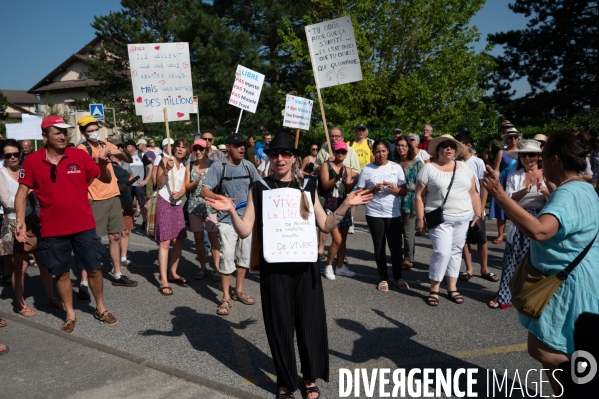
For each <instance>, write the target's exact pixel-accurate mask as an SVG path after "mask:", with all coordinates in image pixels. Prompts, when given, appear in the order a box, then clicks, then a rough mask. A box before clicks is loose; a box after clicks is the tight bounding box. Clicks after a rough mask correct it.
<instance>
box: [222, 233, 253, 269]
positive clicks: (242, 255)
mask: <svg viewBox="0 0 599 399" xmlns="http://www.w3.org/2000/svg"><path fill="white" fill-rule="evenodd" d="M218 239H219V241H220V272H221V274H232V273H234V272H235V270H236V266H240V267H245V268H246V269H249V267H250V256H251V252H252V235H251V234H250V235H249V236H247V237H246V238H244V239H241V238H239V236H238V235H237V232H236V231H235V229H234V228H233V226H231V225H230V224H227V223H219V224H218Z"/></svg>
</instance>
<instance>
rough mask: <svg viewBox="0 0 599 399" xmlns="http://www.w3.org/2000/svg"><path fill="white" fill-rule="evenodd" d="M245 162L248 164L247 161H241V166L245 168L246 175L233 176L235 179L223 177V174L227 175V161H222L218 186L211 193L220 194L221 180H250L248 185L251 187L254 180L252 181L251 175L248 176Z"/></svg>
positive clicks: (248, 172) (248, 171) (248, 170)
mask: <svg viewBox="0 0 599 399" xmlns="http://www.w3.org/2000/svg"><path fill="white" fill-rule="evenodd" d="M246 162H249V161H247V160H245V159H242V160H241V163H242V164H243V166H244V167H245V170H246V171H247V175H245V176H235V177H225V174H226V173H227V161H224V162H223V172H222V174H221V175H220V181H219V183H218V186H216V187H214V189H213V190H212V192H213V193H215V194H221V189H222V187H223V180H236V179H250V185H252V183H253V182H254V179H252V175H251V174H250V169H249V168H248V165H247V163H246ZM252 166H253V165H252Z"/></svg>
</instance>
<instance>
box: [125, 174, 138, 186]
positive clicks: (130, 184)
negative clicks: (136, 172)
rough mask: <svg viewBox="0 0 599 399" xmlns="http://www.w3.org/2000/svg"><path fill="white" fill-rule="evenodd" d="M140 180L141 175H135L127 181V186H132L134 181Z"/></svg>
mask: <svg viewBox="0 0 599 399" xmlns="http://www.w3.org/2000/svg"><path fill="white" fill-rule="evenodd" d="M138 180H139V176H135V177H134V178H133V179H131V180H129V181H128V182H127V186H128V187H131V186H132V185H133V183H135V182H136V181H138Z"/></svg>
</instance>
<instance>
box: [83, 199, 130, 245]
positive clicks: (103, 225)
mask: <svg viewBox="0 0 599 399" xmlns="http://www.w3.org/2000/svg"><path fill="white" fill-rule="evenodd" d="M89 202H90V204H91V206H92V210H93V212H94V219H96V234H98V236H99V237H104V236H106V235H108V234H113V233H120V232H121V231H123V230H125V223H124V221H123V211H122V210H121V200H120V199H119V197H113V198H109V199H106V200H101V201H92V200H90V201H89Z"/></svg>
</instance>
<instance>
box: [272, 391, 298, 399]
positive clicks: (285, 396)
mask: <svg viewBox="0 0 599 399" xmlns="http://www.w3.org/2000/svg"><path fill="white" fill-rule="evenodd" d="M275 398H277V399H295V396H294V395H293V394H292V393H291V392H283V393H278V394H277V396H275Z"/></svg>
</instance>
